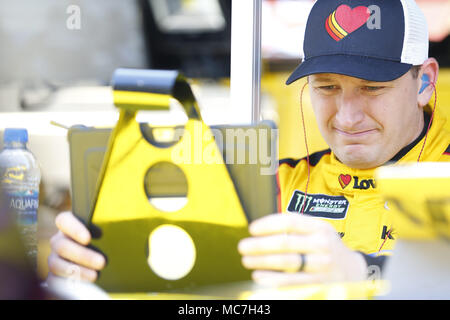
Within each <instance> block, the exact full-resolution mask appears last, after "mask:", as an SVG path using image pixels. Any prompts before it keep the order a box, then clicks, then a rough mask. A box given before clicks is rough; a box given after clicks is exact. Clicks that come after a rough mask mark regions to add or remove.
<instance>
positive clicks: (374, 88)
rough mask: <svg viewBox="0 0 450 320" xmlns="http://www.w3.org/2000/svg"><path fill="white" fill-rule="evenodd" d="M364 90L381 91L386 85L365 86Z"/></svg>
mask: <svg viewBox="0 0 450 320" xmlns="http://www.w3.org/2000/svg"><path fill="white" fill-rule="evenodd" d="M363 89H364V90H366V91H369V92H376V91H379V90H381V89H384V87H375V86H365V87H363Z"/></svg>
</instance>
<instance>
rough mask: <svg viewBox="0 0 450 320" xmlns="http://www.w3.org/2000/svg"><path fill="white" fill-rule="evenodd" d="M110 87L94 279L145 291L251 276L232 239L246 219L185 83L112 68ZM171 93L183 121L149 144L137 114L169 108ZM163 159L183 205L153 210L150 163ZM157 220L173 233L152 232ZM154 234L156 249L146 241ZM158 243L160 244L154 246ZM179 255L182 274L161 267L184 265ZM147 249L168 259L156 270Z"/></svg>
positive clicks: (173, 75) (94, 219) (172, 76)
mask: <svg viewBox="0 0 450 320" xmlns="http://www.w3.org/2000/svg"><path fill="white" fill-rule="evenodd" d="M113 87H114V102H115V104H116V106H117V107H118V108H119V109H120V118H119V120H118V122H117V125H116V127H115V128H114V130H113V132H112V134H111V137H110V139H109V143H108V148H107V152H106V155H105V158H104V161H103V165H102V169H101V173H100V177H99V179H98V186H97V192H96V197H95V200H94V204H93V206H92V207H93V212H92V214H91V221H90V223H91V224H92V225H94V226H96V227H98V228H99V229H100V231H101V237H99V238H98V239H96V240H93V242H92V245H93V246H94V247H98V248H99V249H100V250H101V251H102V252H103V253H104V254H105V255H106V257H107V261H108V262H107V266H106V268H105V269H104V270H103V271H101V273H100V277H99V280H98V284H99V285H100V286H101V287H103V288H104V289H106V290H107V291H110V292H114V291H115V292H126V291H132V292H139V291H141V292H142V291H145V292H148V291H163V290H167V289H174V288H189V287H195V286H199V285H204V284H213V283H220V282H231V281H239V280H248V279H250V272H249V271H248V270H246V269H244V268H243V267H242V265H241V263H240V261H241V257H240V255H239V253H238V251H237V245H238V242H239V240H240V239H242V238H244V237H246V236H248V231H247V220H246V217H245V214H244V211H243V209H242V206H241V203H240V201H239V198H238V196H237V193H236V191H235V188H234V186H233V183H232V181H231V178H230V176H229V173H228V171H227V169H226V166H225V164H224V161H223V157H222V155H221V153H220V151H219V149H218V147H217V145H216V143H215V140H214V136H213V135H212V133H211V131H210V129H209V128H208V126H207V125H206V124H205V123H204V122H203V121H202V119H201V116H200V112H199V109H198V107H197V104H196V102H195V99H194V96H193V94H192V91H191V89H190V87H189V84H188V83H187V82H186V80H185V79H184V78H183V77H182V76H181V75H180V74H179V73H177V72H173V71H158V70H130V69H119V70H117V71H116V72H115V74H114V77H113ZM171 97H173V98H175V99H177V100H178V101H179V102H180V103H181V105H182V106H183V108H184V110H185V111H186V114H187V115H188V118H189V119H188V121H187V123H186V125H185V128H184V133H183V135H182V137H181V139H180V140H179V141H178V142H177V143H176V144H174V145H171V146H164V147H160V146H156V145H154V144H152V143H151V142H149V141H148V139H146V138H145V136H144V135H143V132H142V130H141V128H142V126H140V125H139V123H138V122H137V121H136V113H137V112H138V111H139V110H156V109H159V110H161V109H168V108H169V103H170V99H171ZM199 137H200V138H199ZM167 163H172V164H175V165H176V166H177V167H178V168H179V169H181V170H182V172H183V173H184V176H185V177H186V181H187V195H186V198H187V203H186V204H185V206H184V207H182V208H181V209H179V210H177V211H174V212H163V211H160V210H159V209H157V208H156V207H155V206H153V205H152V204H151V203H150V202H149V197H148V195H149V183H148V181H146V179H147V174H148V172H149V170H150V168H154V167H157V166H159V165H161V164H167ZM160 179H161V178H160ZM150 185H151V183H150ZM162 226H163V227H164V228H165V229H166V230H178V233H175V234H174V235H173V237H171V236H169V238H164V237H161V236H159V235H160V234H161V232H158V237H156V233H155V232H156V231H155V230H158V231H161V230H162V229H158V228H161V227H162ZM156 238H158V241H159V247H158V248H157V247H155V246H154V245H153V243H152V241H156ZM161 239H162V240H161ZM183 239H184V242H183ZM161 241H163V242H164V241H166V246H163V247H162V248H161V246H160V243H161ZM177 241H181V242H179V244H177V243H178V242H177ZM172 242H173V243H172ZM176 242H177V243H176ZM165 248H166V249H165ZM184 248H185V249H184ZM164 250H167V251H166V252H165V251H164ZM180 250H181V251H180ZM173 254H175V256H172V257H170V256H171V255H173ZM186 254H188V255H189V257H190V259H191V260H193V261H192V263H191V265H190V266H187V267H184V269H185V270H184V273H182V274H181V275H178V276H172V275H173V273H170V272H169V273H166V272H165V271H166V269H167V270H169V269H171V268H172V267H174V266H175V265H177V264H183V263H185V260H186V257H185V256H186ZM152 255H153V257H155V259H158V258H162V259H165V258H167V257H169V258H168V259H166V260H167V261H166V264H168V265H166V267H164V266H163V269H159V270H156V269H155V268H154V265H156V264H158V262H156V264H154V265H152V262H151V260H152V258H151V257H152ZM176 255H179V257H177V256H176ZM160 268H161V267H160ZM171 274H172V275H171Z"/></svg>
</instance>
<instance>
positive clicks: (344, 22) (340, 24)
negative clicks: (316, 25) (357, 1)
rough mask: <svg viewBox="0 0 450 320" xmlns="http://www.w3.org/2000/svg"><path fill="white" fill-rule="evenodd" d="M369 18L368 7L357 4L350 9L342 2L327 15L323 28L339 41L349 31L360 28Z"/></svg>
mask: <svg viewBox="0 0 450 320" xmlns="http://www.w3.org/2000/svg"><path fill="white" fill-rule="evenodd" d="M369 18H370V10H369V8H367V7H364V6H359V7H356V8H354V9H352V8H350V7H349V6H347V5H345V4H343V5H340V6H339V7H338V8H337V9H336V10H335V11H333V13H331V14H330V15H329V16H328V18H327V21H326V22H325V28H326V29H327V32H328V34H329V35H330V36H331V37H332V38H333V39H334V40H336V41H340V40H342V39H344V38H345V37H346V36H348V35H349V34H350V33H352V32H354V31H356V30H358V29H359V28H361V27H362V26H363V25H364V24H365V23H366V22H367V20H369Z"/></svg>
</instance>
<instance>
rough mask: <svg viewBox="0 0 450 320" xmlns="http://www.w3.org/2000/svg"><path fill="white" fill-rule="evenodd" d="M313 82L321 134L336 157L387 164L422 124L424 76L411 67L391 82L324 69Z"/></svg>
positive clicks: (356, 164)
mask: <svg viewBox="0 0 450 320" xmlns="http://www.w3.org/2000/svg"><path fill="white" fill-rule="evenodd" d="M309 83H310V95H311V102H312V106H313V109H314V112H315V115H316V119H317V123H318V125H319V129H320V132H321V133H322V136H323V137H324V139H325V141H326V142H327V143H328V145H329V146H330V148H331V149H332V150H333V152H334V153H335V155H336V157H337V158H338V159H339V160H340V161H341V162H343V163H344V164H346V165H348V166H350V167H352V168H359V169H368V168H374V167H377V166H380V165H382V164H384V163H386V162H387V161H389V160H390V159H392V158H393V157H394V156H395V155H396V154H397V153H398V152H399V151H400V150H401V149H402V148H403V147H405V146H407V145H408V144H410V143H411V142H412V141H414V139H416V138H417V137H418V136H419V135H420V132H421V131H422V129H423V113H422V108H421V107H420V106H419V105H418V103H417V92H418V88H419V81H418V80H417V79H414V78H413V76H412V74H411V72H407V73H406V74H405V75H403V76H402V77H401V78H399V79H396V80H394V81H390V82H369V81H365V80H361V79H358V78H353V77H348V76H344V75H338V74H331V73H326V74H325V73H324V74H316V75H311V76H309Z"/></svg>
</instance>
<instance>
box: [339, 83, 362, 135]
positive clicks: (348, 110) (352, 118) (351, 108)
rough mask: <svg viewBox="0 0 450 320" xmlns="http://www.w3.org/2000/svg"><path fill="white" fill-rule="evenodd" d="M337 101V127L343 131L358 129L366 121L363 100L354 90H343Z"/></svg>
mask: <svg viewBox="0 0 450 320" xmlns="http://www.w3.org/2000/svg"><path fill="white" fill-rule="evenodd" d="M337 100H338V101H336V104H337V112H336V116H335V125H336V126H337V127H338V128H339V129H341V130H353V129H357V127H358V124H360V123H361V122H362V121H363V120H364V101H363V99H362V98H361V97H360V96H359V95H358V93H356V92H354V91H352V90H343V91H342V94H341V95H340V96H339V97H338V99H337Z"/></svg>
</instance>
